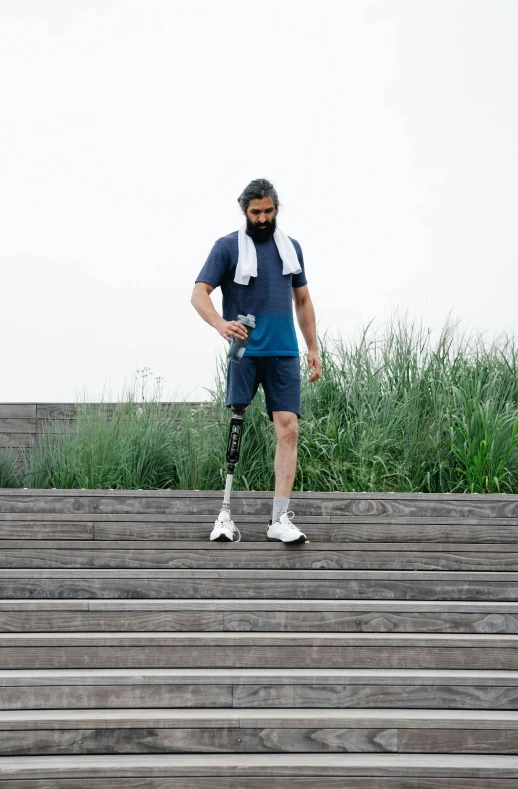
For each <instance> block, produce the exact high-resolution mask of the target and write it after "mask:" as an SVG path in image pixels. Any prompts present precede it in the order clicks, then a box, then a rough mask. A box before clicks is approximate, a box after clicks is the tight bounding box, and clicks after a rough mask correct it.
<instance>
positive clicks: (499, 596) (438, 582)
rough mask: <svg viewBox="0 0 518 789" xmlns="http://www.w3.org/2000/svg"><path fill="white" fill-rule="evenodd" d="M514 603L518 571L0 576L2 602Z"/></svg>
mask: <svg viewBox="0 0 518 789" xmlns="http://www.w3.org/2000/svg"><path fill="white" fill-rule="evenodd" d="M68 597H72V598H77V597H80V598H96V599H101V598H155V597H159V598H164V597H166V598H171V599H176V598H182V599H183V598H186V597H190V598H206V599H209V598H211V599H212V598H215V599H218V598H225V599H227V598H248V599H262V598H264V599H271V598H280V599H299V600H300V599H306V598H309V599H353V600H360V599H378V600H379V599H388V600H390V599H400V600H401V599H403V600H429V601H432V600H457V601H459V600H460V601H469V600H481V601H486V602H491V601H493V602H494V601H504V602H512V601H518V573H505V572H499V573H484V572H478V573H468V572H445V571H439V570H438V571H411V570H402V571H399V570H385V571H381V570H283V571H282V572H279V571H277V570H217V569H214V570H185V569H184V570H156V569H154V570H41V569H40V570H0V598H3V599H10V598H40V599H43V598H51V599H61V598H68Z"/></svg>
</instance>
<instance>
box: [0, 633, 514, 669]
mask: <svg viewBox="0 0 518 789" xmlns="http://www.w3.org/2000/svg"><path fill="white" fill-rule="evenodd" d="M278 666H286V667H292V668H309V667H314V666H318V667H320V668H347V667H350V668H441V669H446V668H452V669H484V668H486V669H503V670H505V669H507V670H516V669H518V636H516V635H498V636H497V635H480V634H476V635H467V634H430V633H399V634H386V633H385V634H378V633H360V634H349V633H344V634H342V633H318V634H314V633H275V634H274V633H247V632H244V633H229V632H227V633H224V632H219V633H218V632H215V633H212V632H211V633H187V632H186V633H178V632H147V633H145V634H141V633H129V632H126V633H124V632H122V633H118V632H114V633H104V634H101V633H84V634H76V633H59V634H57V633H55V634H53V633H17V634H10V633H1V634H0V668H2V669H14V668H119V667H121V668H137V667H153V668H193V667H199V668H211V667H220V668H223V667H229V668H230V667H236V668H257V667H271V668H275V667H278Z"/></svg>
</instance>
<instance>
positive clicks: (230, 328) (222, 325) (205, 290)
mask: <svg viewBox="0 0 518 789" xmlns="http://www.w3.org/2000/svg"><path fill="white" fill-rule="evenodd" d="M213 290H214V288H213V287H212V285H209V283H208V282H197V283H196V285H195V286H194V290H193V292H192V296H191V304H192V306H193V307H194V309H195V310H196V312H197V313H198V315H200V317H202V318H203V320H204V321H205V322H206V323H208V324H209V326H212V327H213V328H214V329H216V331H217V332H218V334H220V335H221V337H223V339H224V340H230V339H232V337H238V338H239V339H241V340H245V339H246V337H247V336H248V335H247V332H246V329H245V327H244V326H243V324H242V323H238V322H237V321H226V320H225V319H224V318H222V317H221V315H220V314H219V312H217V310H215V309H214V304H213V303H212V299H211V297H210V294H211V293H212V291H213Z"/></svg>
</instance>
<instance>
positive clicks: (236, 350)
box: [227, 314, 255, 362]
mask: <svg viewBox="0 0 518 789" xmlns="http://www.w3.org/2000/svg"><path fill="white" fill-rule="evenodd" d="M237 320H238V323H242V324H243V326H244V327H245V329H246V332H247V336H246V340H240V339H239V338H237V337H233V338H232V340H231V342H230V345H229V348H228V353H227V358H228V360H229V362H240V361H241V359H242V358H243V354H244V352H245V350H246V346H247V345H248V340H249V339H250V335H251V334H252V332H253V330H254V329H255V315H250V314H248V315H238V316H237Z"/></svg>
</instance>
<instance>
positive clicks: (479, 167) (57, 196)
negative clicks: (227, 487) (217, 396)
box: [0, 0, 518, 402]
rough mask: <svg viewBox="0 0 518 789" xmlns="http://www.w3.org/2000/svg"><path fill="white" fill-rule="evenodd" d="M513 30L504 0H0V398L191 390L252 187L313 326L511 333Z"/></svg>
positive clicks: (199, 385)
mask: <svg viewBox="0 0 518 789" xmlns="http://www.w3.org/2000/svg"><path fill="white" fill-rule="evenodd" d="M517 40H518V0H320V1H319V2H314V0H310V1H309V2H308V1H307V0H274V1H273V2H272V1H271V0H262V1H261V2H258V1H257V0H255V1H252V0H185V1H183V0H182V1H180V0H82V1H81V0H0V74H1V77H0V305H1V307H0V332H1V334H0V337H1V339H2V342H1V348H2V365H1V372H0V402H9V401H14V402H16V401H33V402H34V401H58V402H62V401H70V400H72V401H73V400H75V399H77V397H80V396H83V395H84V394H85V392H86V395H87V397H88V398H89V399H97V398H98V397H99V396H100V395H103V393H104V396H105V397H106V398H107V399H109V398H108V396H107V395H111V397H112V399H115V398H116V396H117V394H118V393H120V392H121V390H122V389H123V387H124V385H125V383H126V384H127V383H130V382H131V381H132V380H133V377H134V374H135V371H136V370H137V368H143V367H147V368H149V369H150V370H151V372H152V373H153V374H154V375H155V376H160V377H161V378H162V379H163V383H164V391H163V394H164V398H165V397H168V396H176V397H177V398H180V397H186V398H189V399H194V400H196V399H205V397H206V391H205V390H204V387H209V388H210V387H211V386H212V383H213V380H214V372H215V368H216V357H217V352H218V350H221V351H222V350H223V346H224V341H223V340H221V339H220V338H219V336H218V335H217V333H216V332H215V331H214V329H211V328H210V327H209V326H207V325H206V324H205V323H203V321H202V320H201V319H200V318H199V317H198V315H197V314H196V312H195V311H194V309H193V308H192V306H191V304H190V295H191V292H192V287H193V283H194V279H195V277H196V275H197V274H198V272H199V270H200V268H201V266H202V265H203V263H204V261H205V259H206V257H207V255H208V253H209V251H210V249H211V247H212V245H213V243H214V241H215V240H216V239H217V238H218V237H220V236H222V235H226V234H227V233H230V232H231V231H233V230H236V229H237V228H238V227H239V225H240V224H241V223H242V214H240V211H239V207H238V204H237V197H238V195H239V194H240V193H241V191H242V189H243V188H244V187H245V186H246V184H247V183H248V182H249V181H250V180H252V179H253V178H257V177H266V178H269V179H270V180H272V181H273V183H274V184H275V186H276V188H277V190H278V192H279V196H280V200H281V203H282V204H283V207H282V209H281V213H280V215H279V224H280V225H281V226H282V227H283V229H284V230H285V231H286V232H287V233H289V235H291V236H292V237H294V238H296V239H297V240H298V241H299V242H300V243H301V245H302V249H303V252H304V257H305V261H306V271H307V277H308V284H309V289H310V293H311V296H312V299H313V302H314V304H315V308H316V313H317V319H318V322H319V331H320V333H323V332H324V331H325V330H326V329H329V330H330V332H331V333H333V334H338V333H339V332H340V333H341V334H342V335H343V336H344V337H350V336H354V335H356V334H357V332H358V329H359V327H361V326H363V325H365V324H366V323H367V322H368V321H370V320H371V319H375V322H376V323H377V324H378V325H380V326H382V325H384V324H385V323H386V322H387V321H388V319H389V318H390V315H391V314H392V313H393V312H394V310H395V309H396V308H399V311H400V312H405V311H408V314H409V315H410V316H411V317H413V318H415V319H416V320H417V321H420V320H421V319H422V320H423V322H424V324H425V325H428V326H431V327H437V326H439V325H442V324H443V323H444V321H445V319H446V315H447V314H448V312H450V311H451V313H452V315H453V317H454V318H458V319H460V320H461V322H462V326H464V327H467V328H468V329H480V330H483V331H487V333H488V337H490V338H491V337H493V336H495V335H498V334H500V333H501V332H502V331H509V332H517V329H518V314H517V310H516V302H517V290H518V288H517V285H518V282H517V280H518V275H517V263H518V260H517V258H518V254H517V248H518V244H517V239H516V221H517V216H518V188H517V184H518V103H517V98H516V97H517V85H518V48H517V47H516V41H517ZM216 294H218V295H217V297H216V299H215V303H216V306H217V307H218V308H219V307H220V298H219V290H218V291H216V292H215V294H214V295H216ZM517 333H518V332H517Z"/></svg>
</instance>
